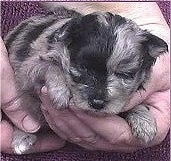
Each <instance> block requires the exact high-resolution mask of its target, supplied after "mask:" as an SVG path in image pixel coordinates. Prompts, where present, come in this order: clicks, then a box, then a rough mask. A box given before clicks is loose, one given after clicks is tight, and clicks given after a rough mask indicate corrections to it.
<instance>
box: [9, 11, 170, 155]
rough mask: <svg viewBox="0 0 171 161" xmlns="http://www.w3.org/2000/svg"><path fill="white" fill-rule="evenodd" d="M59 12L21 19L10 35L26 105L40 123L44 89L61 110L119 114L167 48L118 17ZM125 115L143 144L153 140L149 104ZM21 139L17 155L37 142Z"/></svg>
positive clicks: (13, 62)
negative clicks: (71, 109)
mask: <svg viewBox="0 0 171 161" xmlns="http://www.w3.org/2000/svg"><path fill="white" fill-rule="evenodd" d="M59 10H60V12H58V11H57V12H56V14H49V15H46V16H44V15H43V16H36V17H32V18H30V19H28V20H25V21H23V22H22V23H21V24H19V25H18V26H17V27H16V28H15V29H14V30H13V31H11V32H10V33H9V34H8V36H7V37H6V47H7V49H8V52H9V57H10V62H11V65H12V67H13V69H14V71H15V75H16V83H17V87H18V94H19V96H20V97H21V100H22V104H23V105H22V107H26V109H27V110H29V111H30V112H31V113H32V115H33V116H35V118H37V119H39V120H42V118H43V116H42V115H41V112H40V109H39V106H40V100H39V97H38V94H37V91H40V88H41V87H42V86H43V85H46V86H47V87H48V92H49V95H50V97H51V99H52V100H53V103H54V104H55V106H56V108H58V109H61V108H67V107H69V106H74V107H77V108H82V109H84V110H87V111H92V112H96V113H108V114H109V113H110V114H119V113H120V112H121V110H122V108H123V107H124V105H125V104H126V103H127V102H128V101H129V100H130V97H131V96H132V94H133V93H134V92H136V91H137V90H140V89H143V84H144V83H145V82H146V81H147V80H148V78H149V76H150V72H151V67H152V65H153V64H154V63H155V60H156V58H157V57H158V56H159V55H160V54H163V53H165V52H166V51H167V44H166V43H165V42H164V41H163V40H161V39H160V38H158V37H156V36H154V35H152V34H150V33H149V32H148V31H146V30H142V29H140V28H139V27H138V26H137V25H136V24H135V23H134V22H133V21H131V20H129V19H126V18H124V17H121V16H119V15H113V14H111V13H92V14H88V15H81V14H79V13H76V12H74V11H68V10H66V9H64V8H60V9H59ZM57 13H58V14H57ZM59 13H60V14H59ZM124 115H125V119H126V120H127V122H128V123H129V125H130V126H131V128H132V132H133V134H134V136H135V137H137V138H138V139H139V140H140V141H142V142H144V141H145V142H146V143H147V142H150V141H151V140H152V139H153V138H154V136H155V134H156V131H157V129H156V123H155V120H154V119H153V118H152V117H151V116H150V113H149V111H148V108H147V107H146V105H143V104H141V105H139V106H137V107H135V108H134V109H133V110H130V111H128V112H127V113H126V114H124ZM27 135H28V134H25V133H23V135H22V136H27ZM29 136H30V135H29ZM30 137H32V136H30ZM30 137H29V139H30ZM16 138H17V139H16ZM21 138H22V137H20V139H19V137H18V136H17V137H15V136H14V141H13V147H14V150H15V152H17V153H18V154H21V153H24V152H25V151H26V150H27V149H29V146H30V145H31V144H32V143H33V142H34V141H35V136H34V137H33V138H34V141H30V140H29V141H28V140H27V142H28V144H26V139H25V140H24V139H23V140H22V141H21ZM22 145H25V147H24V148H23V146H22Z"/></svg>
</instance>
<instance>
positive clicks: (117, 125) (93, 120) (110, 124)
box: [75, 110, 133, 145]
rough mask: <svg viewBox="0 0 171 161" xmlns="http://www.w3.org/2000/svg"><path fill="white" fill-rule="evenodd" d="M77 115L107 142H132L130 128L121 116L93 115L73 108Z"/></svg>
mask: <svg viewBox="0 0 171 161" xmlns="http://www.w3.org/2000/svg"><path fill="white" fill-rule="evenodd" d="M75 113H76V115H77V117H79V118H80V119H81V120H82V121H83V122H84V123H85V124H87V125H89V126H90V128H91V129H93V130H94V131H95V132H96V133H97V134H99V135H100V136H101V137H102V138H105V139H106V140H107V141H108V142H109V143H111V144H115V143H122V144H123V143H124V144H128V145H130V144H132V141H133V137H132V134H131V129H130V127H129V125H128V124H127V122H126V121H125V120H124V119H122V118H121V117H119V116H117V115H115V116H107V117H94V116H90V115H87V114H85V113H84V112H82V111H80V110H77V111H76V110H75Z"/></svg>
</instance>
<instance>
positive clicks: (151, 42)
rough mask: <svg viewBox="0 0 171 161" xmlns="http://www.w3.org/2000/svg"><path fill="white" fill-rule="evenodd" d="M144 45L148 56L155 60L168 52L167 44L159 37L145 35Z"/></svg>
mask: <svg viewBox="0 0 171 161" xmlns="http://www.w3.org/2000/svg"><path fill="white" fill-rule="evenodd" d="M146 45H147V46H146V47H147V49H148V53H149V55H150V56H151V57H153V58H156V57H158V56H159V55H161V54H163V53H165V52H167V51H168V45H167V43H166V42H165V41H164V40H162V39H160V38H159V37H157V36H155V35H152V34H150V33H149V34H148V35H147V41H146Z"/></svg>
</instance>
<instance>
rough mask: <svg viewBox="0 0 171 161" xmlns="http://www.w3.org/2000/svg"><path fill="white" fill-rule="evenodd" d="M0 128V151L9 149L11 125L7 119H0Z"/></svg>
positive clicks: (11, 132)
mask: <svg viewBox="0 0 171 161" xmlns="http://www.w3.org/2000/svg"><path fill="white" fill-rule="evenodd" d="M0 129H1V132H0V143H1V151H3V152H6V151H11V142H12V135H13V127H12V125H10V124H9V123H8V122H7V121H5V120H2V121H1V123H0Z"/></svg>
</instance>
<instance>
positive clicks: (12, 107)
mask: <svg viewBox="0 0 171 161" xmlns="http://www.w3.org/2000/svg"><path fill="white" fill-rule="evenodd" d="M2 109H3V111H4V112H15V111H17V110H20V109H21V105H20V101H19V99H18V98H17V97H15V98H13V99H11V100H10V101H7V102H6V103H2Z"/></svg>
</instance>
